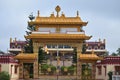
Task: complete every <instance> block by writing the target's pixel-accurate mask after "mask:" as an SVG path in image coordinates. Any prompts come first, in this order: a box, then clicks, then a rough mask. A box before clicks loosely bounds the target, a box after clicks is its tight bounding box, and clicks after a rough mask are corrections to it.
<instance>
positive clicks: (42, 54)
mask: <svg viewBox="0 0 120 80" xmlns="http://www.w3.org/2000/svg"><path fill="white" fill-rule="evenodd" d="M45 56H46V53H45V52H44V51H43V50H42V47H39V51H38V62H39V63H43V62H44V60H46V57H45Z"/></svg>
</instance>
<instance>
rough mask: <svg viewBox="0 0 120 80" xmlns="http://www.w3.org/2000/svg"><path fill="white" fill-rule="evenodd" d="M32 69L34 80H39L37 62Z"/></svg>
mask: <svg viewBox="0 0 120 80" xmlns="http://www.w3.org/2000/svg"><path fill="white" fill-rule="evenodd" d="M33 65H34V69H33V71H34V73H33V75H34V79H38V78H39V76H38V73H39V72H38V71H39V70H38V62H37V61H35V62H34V64H33Z"/></svg>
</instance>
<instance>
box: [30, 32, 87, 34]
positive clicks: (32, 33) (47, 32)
mask: <svg viewBox="0 0 120 80" xmlns="http://www.w3.org/2000/svg"><path fill="white" fill-rule="evenodd" d="M32 34H85V32H68V31H66V32H51V31H43V32H42V31H40V32H37V31H34V32H32Z"/></svg>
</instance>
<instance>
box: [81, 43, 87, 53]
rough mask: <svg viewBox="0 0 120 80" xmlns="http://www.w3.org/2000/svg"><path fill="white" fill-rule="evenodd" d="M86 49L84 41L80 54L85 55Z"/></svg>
mask: <svg viewBox="0 0 120 80" xmlns="http://www.w3.org/2000/svg"><path fill="white" fill-rule="evenodd" d="M86 49H87V46H86V43H85V41H84V42H83V45H82V54H85V52H86Z"/></svg>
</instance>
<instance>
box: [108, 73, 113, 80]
mask: <svg viewBox="0 0 120 80" xmlns="http://www.w3.org/2000/svg"><path fill="white" fill-rule="evenodd" d="M112 75H113V72H112V71H109V72H108V76H109V80H112Z"/></svg>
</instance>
